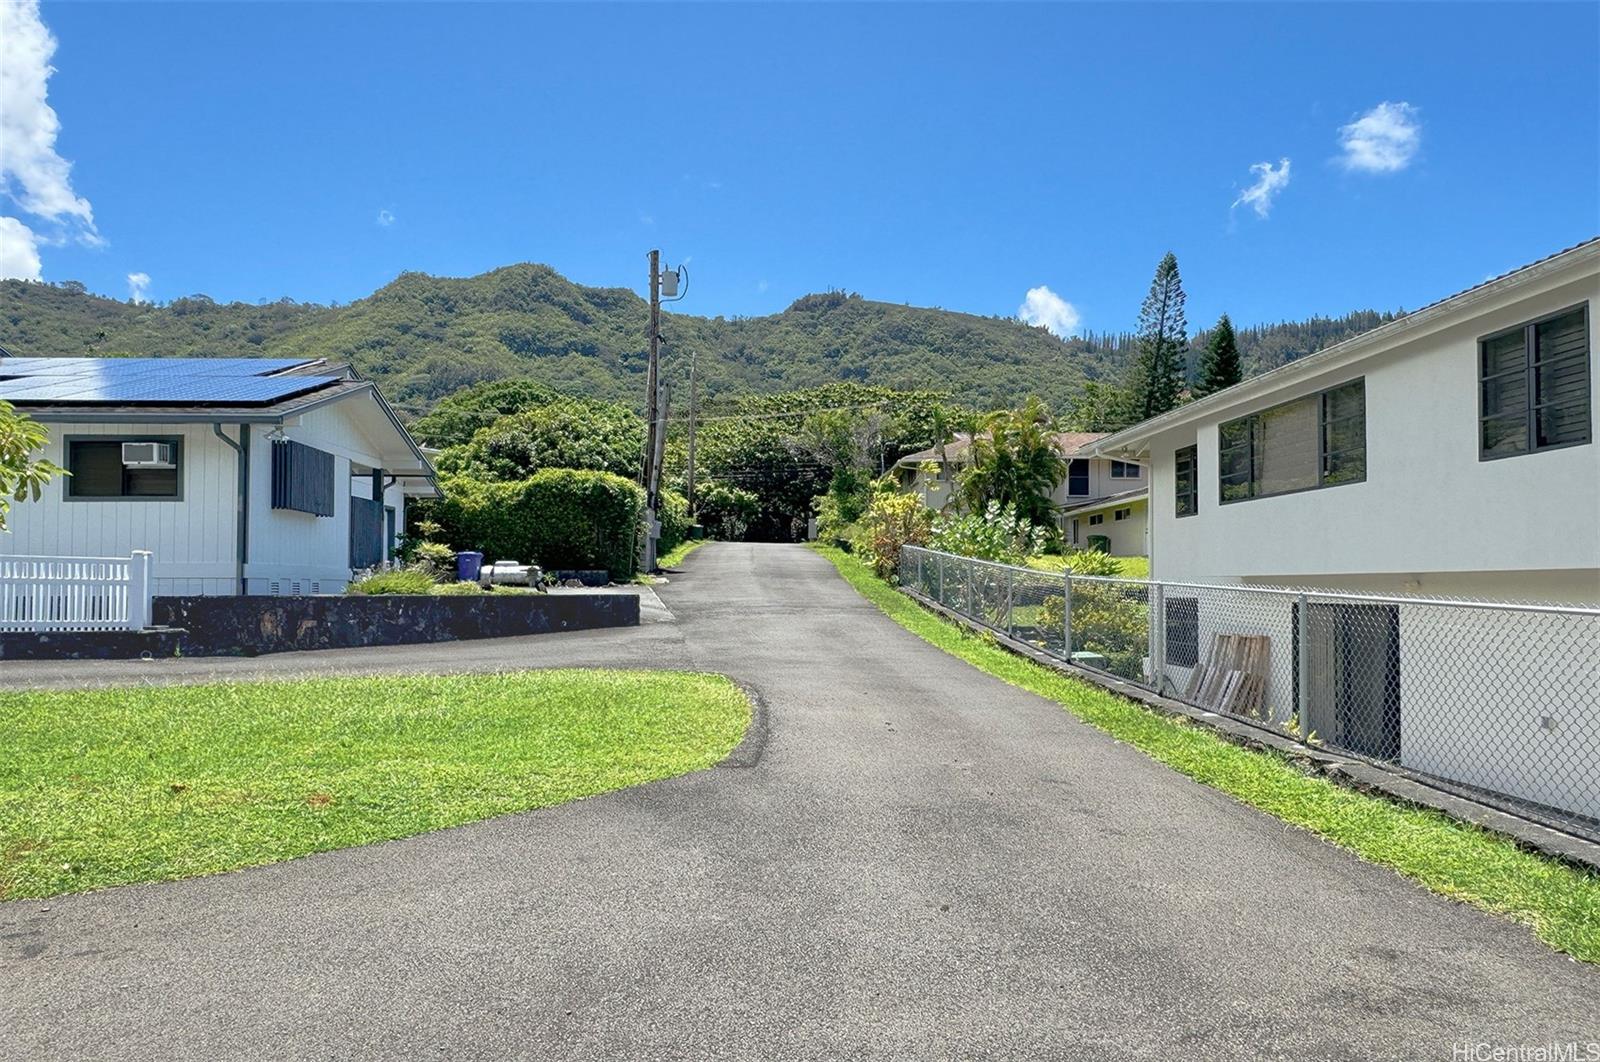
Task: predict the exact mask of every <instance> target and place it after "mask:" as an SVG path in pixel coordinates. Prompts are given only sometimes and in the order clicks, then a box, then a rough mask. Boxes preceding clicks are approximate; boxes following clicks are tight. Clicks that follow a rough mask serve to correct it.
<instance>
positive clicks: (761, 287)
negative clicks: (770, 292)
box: [756, 280, 772, 292]
mask: <svg viewBox="0 0 1600 1062" xmlns="http://www.w3.org/2000/svg"><path fill="white" fill-rule="evenodd" d="M771 286H772V285H771V284H768V283H767V282H766V281H765V280H758V281H756V291H757V292H763V291H766V290H767V289H768V288H770V287H771Z"/></svg>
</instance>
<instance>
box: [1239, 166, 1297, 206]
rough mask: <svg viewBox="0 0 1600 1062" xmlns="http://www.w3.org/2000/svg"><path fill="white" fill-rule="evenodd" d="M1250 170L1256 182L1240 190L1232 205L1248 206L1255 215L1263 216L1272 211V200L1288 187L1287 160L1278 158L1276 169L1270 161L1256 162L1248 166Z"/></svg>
mask: <svg viewBox="0 0 1600 1062" xmlns="http://www.w3.org/2000/svg"><path fill="white" fill-rule="evenodd" d="M1250 172H1251V173H1252V174H1254V175H1255V179H1256V183H1255V184H1252V185H1251V186H1250V187H1249V188H1246V189H1245V190H1244V191H1243V192H1240V193H1239V198H1238V199H1235V200H1234V201H1233V205H1234V206H1235V207H1237V206H1240V205H1244V206H1248V207H1250V208H1251V209H1253V210H1254V211H1255V212H1256V217H1259V218H1264V217H1266V216H1267V215H1268V214H1270V213H1272V200H1273V199H1274V198H1275V197H1276V196H1277V194H1278V193H1279V192H1281V191H1283V190H1284V189H1285V188H1287V187H1289V160H1288V159H1279V160H1278V166H1277V168H1276V169H1274V168H1273V166H1272V163H1270V162H1258V163H1256V164H1255V165H1253V166H1251V167H1250Z"/></svg>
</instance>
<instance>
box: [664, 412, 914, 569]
mask: <svg viewBox="0 0 1600 1062" xmlns="http://www.w3.org/2000/svg"><path fill="white" fill-rule="evenodd" d="M944 401H945V396H944V395H942V394H940V393H938V392H934V391H897V390H894V389H891V388H887V387H869V386H865V385H862V384H851V383H838V384H829V385H827V386H825V387H814V388H805V389H802V390H798V391H788V392H784V393H782V394H776V395H751V396H747V397H743V398H737V399H734V400H733V401H731V402H726V401H724V402H720V403H715V404H708V406H707V408H705V409H704V410H703V411H702V416H701V419H700V423H699V432H698V436H697V441H696V457H695V460H696V466H697V467H696V476H697V477H698V478H700V479H706V478H709V479H712V480H715V481H717V482H720V483H724V484H727V485H729V486H738V487H741V488H743V489H745V490H747V491H749V492H751V493H752V494H753V495H755V496H756V498H757V499H758V500H759V512H758V514H757V515H756V516H754V517H753V518H752V519H751V520H750V521H749V526H748V529H747V531H746V534H747V535H748V536H749V537H751V538H756V539H777V540H791V539H793V538H795V537H797V536H798V535H799V534H800V533H802V532H803V531H804V529H805V526H806V523H807V521H808V520H809V518H810V517H811V515H812V514H813V512H814V511H815V502H814V499H815V498H816V497H817V496H818V495H820V494H829V496H830V497H832V494H831V493H830V487H833V486H836V485H837V486H838V487H839V488H840V489H841V490H842V491H843V492H844V493H845V494H847V495H848V496H849V501H848V504H847V505H846V506H844V507H841V506H838V505H837V504H835V505H834V506H833V512H832V514H831V515H832V516H833V517H835V518H836V517H838V516H839V515H840V510H841V508H850V509H851V510H852V511H851V512H850V514H849V519H850V520H854V519H855V518H856V517H857V516H859V514H860V510H861V508H862V507H863V506H864V505H865V504H866V497H865V490H866V487H867V484H869V483H870V481H871V478H872V476H874V475H876V474H877V473H879V472H880V471H881V470H883V469H886V468H889V467H891V466H892V465H893V464H894V463H895V462H896V461H898V460H899V459H900V458H901V457H903V456H905V455H906V454H909V453H914V452H916V451H917V450H922V449H926V448H927V447H929V446H932V445H933V442H934V433H933V420H934V411H935V409H936V407H938V406H939V405H940V404H941V403H942V402H944ZM668 432H669V439H668V442H667V462H666V475H667V479H668V481H670V482H681V477H682V475H683V470H684V465H685V460H686V453H685V446H684V443H685V438H686V435H687V423H686V422H685V421H684V420H683V419H682V418H679V419H676V420H673V421H672V422H671V423H670V424H669V428H668ZM841 468H842V469H843V470H844V473H843V474H842V475H840V474H838V470H839V469H841ZM695 493H696V495H697V500H698V494H699V490H698V489H697V490H696V492H695Z"/></svg>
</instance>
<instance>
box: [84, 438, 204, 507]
mask: <svg viewBox="0 0 1600 1062" xmlns="http://www.w3.org/2000/svg"><path fill="white" fill-rule="evenodd" d="M141 442H153V443H168V444H170V445H171V446H172V465H173V475H172V478H173V490H172V493H171V494H128V493H126V491H127V475H128V470H127V468H123V470H122V475H123V480H122V489H123V491H124V493H121V494H74V493H73V491H72V485H73V477H72V476H62V477H61V480H62V487H61V498H62V500H63V501H69V502H181V501H183V470H184V457H183V436H182V435H63V436H62V437H61V459H62V460H61V463H62V464H63V465H65V466H66V469H67V471H69V472H70V471H72V448H73V446H75V445H77V444H78V443H116V444H117V445H118V446H121V445H122V444H123V443H141ZM119 459H120V458H119Z"/></svg>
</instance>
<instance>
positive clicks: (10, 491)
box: [0, 401, 66, 531]
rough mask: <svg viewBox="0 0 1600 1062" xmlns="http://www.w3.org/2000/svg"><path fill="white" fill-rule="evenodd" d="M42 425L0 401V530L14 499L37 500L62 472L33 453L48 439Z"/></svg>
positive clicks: (3, 528)
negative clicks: (47, 485)
mask: <svg viewBox="0 0 1600 1062" xmlns="http://www.w3.org/2000/svg"><path fill="white" fill-rule="evenodd" d="M49 438H50V436H49V434H48V433H47V432H46V431H45V429H44V426H43V425H42V424H40V423H39V422H38V421H36V420H34V419H32V418H31V417H28V416H25V415H23V414H21V413H18V412H17V411H16V409H15V408H13V407H12V405H11V403H9V402H4V401H0V531H5V530H7V528H6V516H7V514H8V513H10V512H11V503H12V502H14V501H19V502H20V501H28V500H29V499H32V500H33V501H38V500H39V494H40V492H41V491H43V490H44V486H45V484H46V483H49V482H50V479H51V477H52V476H59V475H62V474H63V473H64V472H66V469H64V468H62V467H61V466H60V465H56V464H53V463H51V462H49V461H46V460H44V459H43V458H41V457H38V456H35V455H37V454H38V452H39V451H40V450H42V449H43V448H44V444H45V443H46V442H48V441H49Z"/></svg>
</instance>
